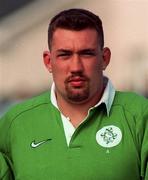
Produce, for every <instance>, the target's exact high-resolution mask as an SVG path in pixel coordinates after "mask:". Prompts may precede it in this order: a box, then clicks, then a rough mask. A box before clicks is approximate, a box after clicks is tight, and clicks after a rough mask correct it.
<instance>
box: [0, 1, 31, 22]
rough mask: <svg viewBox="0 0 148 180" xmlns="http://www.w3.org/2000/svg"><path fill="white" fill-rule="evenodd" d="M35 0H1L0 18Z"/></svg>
mask: <svg viewBox="0 0 148 180" xmlns="http://www.w3.org/2000/svg"><path fill="white" fill-rule="evenodd" d="M32 1H34V0H0V19H2V18H3V17H5V16H7V15H9V14H11V13H12V12H14V11H16V10H17V9H19V8H21V7H24V6H25V5H27V4H29V3H30V2H32Z"/></svg>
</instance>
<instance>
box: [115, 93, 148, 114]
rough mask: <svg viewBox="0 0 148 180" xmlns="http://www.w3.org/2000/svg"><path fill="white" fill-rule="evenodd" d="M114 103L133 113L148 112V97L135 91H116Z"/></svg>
mask: <svg viewBox="0 0 148 180" xmlns="http://www.w3.org/2000/svg"><path fill="white" fill-rule="evenodd" d="M114 105H118V106H121V107H122V108H124V109H125V110H127V111H129V112H131V113H136V114H138V113H140V112H141V113H145V112H147V114H148V99H147V98H145V97H144V96H141V95H139V94H136V93H134V92H121V91H116V94H115V99H114Z"/></svg>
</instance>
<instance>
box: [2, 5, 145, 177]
mask: <svg viewBox="0 0 148 180" xmlns="http://www.w3.org/2000/svg"><path fill="white" fill-rule="evenodd" d="M48 44H49V51H45V52H44V54H43V58H44V64H45V66H46V67H47V69H48V71H49V72H50V73H52V75H53V85H52V87H51V92H50V93H49V92H47V93H44V94H42V95H41V96H38V97H35V98H33V99H31V100H28V101H26V102H24V103H22V104H19V105H17V106H15V107H14V108H12V109H11V110H10V111H9V112H8V113H7V114H6V115H5V116H4V117H3V118H2V120H1V121H0V151H1V152H2V153H3V154H4V155H5V161H6V162H7V164H9V166H10V167H11V168H10V169H11V171H13V176H14V178H15V179H19V180H25V179H26V180H34V179H36V180H38V179H39V180H41V179H44V180H46V179H60V180H61V179H64V180H67V179H68V180H74V179H78V180H82V179H86V180H97V179H100V180H125V179H130V180H140V179H148V165H147V159H148V141H147V138H148V101H147V100H146V99H145V98H144V97H140V96H138V95H136V94H134V93H130V92H126V93H124V92H118V91H115V89H114V87H113V86H112V84H111V81H110V80H109V79H108V78H107V77H104V76H103V71H104V70H105V69H106V67H107V65H108V64H109V61H110V56H111V53H110V50H109V48H107V47H104V37H103V28H102V22H101V20H100V18H99V17H98V16H96V15H95V14H93V13H92V12H89V11H87V10H84V9H69V10H65V11H62V12H60V13H59V14H58V15H56V16H55V17H53V19H52V20H51V22H50V25H49V30H48Z"/></svg>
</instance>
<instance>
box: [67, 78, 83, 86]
mask: <svg viewBox="0 0 148 180" xmlns="http://www.w3.org/2000/svg"><path fill="white" fill-rule="evenodd" d="M67 82H68V83H69V84H70V85H71V86H72V87H74V88H80V87H82V86H84V84H85V82H86V78H84V77H72V78H70V79H69V80H68V81H67Z"/></svg>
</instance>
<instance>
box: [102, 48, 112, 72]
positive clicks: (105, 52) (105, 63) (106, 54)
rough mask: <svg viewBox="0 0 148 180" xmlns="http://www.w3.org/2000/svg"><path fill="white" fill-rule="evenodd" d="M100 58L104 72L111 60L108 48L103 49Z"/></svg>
mask: <svg viewBox="0 0 148 180" xmlns="http://www.w3.org/2000/svg"><path fill="white" fill-rule="evenodd" d="M102 57H103V63H102V70H105V69H106V67H107V66H108V64H109V62H110V58H111V51H110V49H109V48H108V47H105V48H103V53H102Z"/></svg>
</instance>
